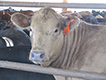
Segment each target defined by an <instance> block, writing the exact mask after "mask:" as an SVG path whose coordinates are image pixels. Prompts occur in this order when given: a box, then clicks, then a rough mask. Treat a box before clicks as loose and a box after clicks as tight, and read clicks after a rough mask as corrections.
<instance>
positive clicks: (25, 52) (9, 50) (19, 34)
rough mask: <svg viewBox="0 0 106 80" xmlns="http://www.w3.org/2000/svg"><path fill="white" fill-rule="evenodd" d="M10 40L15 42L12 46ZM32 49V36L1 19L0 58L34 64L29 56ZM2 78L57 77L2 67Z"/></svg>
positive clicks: (36, 79) (50, 79) (34, 79)
mask: <svg viewBox="0 0 106 80" xmlns="http://www.w3.org/2000/svg"><path fill="white" fill-rule="evenodd" d="M6 40H7V41H6ZM9 40H10V41H12V42H13V45H12V46H11V47H9V46H6V45H7V42H9ZM30 49H31V41H30V37H29V36H28V35H27V34H26V33H25V32H24V31H23V30H20V29H18V28H16V27H15V26H7V25H6V22H5V21H0V60H3V61H14V62H20V63H26V64H33V63H32V62H30V61H29V58H28V57H29V51H30ZM17 66H18V65H17ZM25 67H26V66H25ZM0 80H55V78H54V77H53V75H48V74H41V73H33V72H27V71H17V70H11V69H5V68H0Z"/></svg>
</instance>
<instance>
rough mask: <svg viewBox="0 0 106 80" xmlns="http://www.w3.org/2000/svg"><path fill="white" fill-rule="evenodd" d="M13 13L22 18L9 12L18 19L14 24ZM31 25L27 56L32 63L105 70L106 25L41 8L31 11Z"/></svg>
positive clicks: (87, 69)
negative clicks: (29, 48)
mask: <svg viewBox="0 0 106 80" xmlns="http://www.w3.org/2000/svg"><path fill="white" fill-rule="evenodd" d="M16 16H20V17H23V20H24V17H25V20H26V16H24V15H22V14H14V15H12V21H14V23H15V24H17V25H18V24H20V23H21V22H20V23H19V22H18V23H17V20H16V19H15V18H16ZM28 22H29V21H28V20H27V23H28ZM21 24H22V23H21ZM67 25H68V26H67ZM31 28H32V32H33V34H32V35H31V38H32V49H31V51H30V57H29V58H30V60H31V61H33V62H34V63H40V64H41V65H42V66H50V67H56V68H62V69H73V70H83V71H92V72H100V73H106V36H105V34H106V26H102V25H93V24H88V23H86V22H84V21H82V20H80V19H79V18H77V17H75V16H74V17H71V18H70V19H69V18H68V19H67V18H64V17H62V16H61V15H59V14H57V13H56V12H55V11H54V10H53V9H51V8H48V7H45V8H42V9H40V10H39V11H38V12H37V13H35V15H34V16H33V18H32V21H31ZM68 30H69V32H67V31H68ZM72 80H81V79H75V78H72Z"/></svg>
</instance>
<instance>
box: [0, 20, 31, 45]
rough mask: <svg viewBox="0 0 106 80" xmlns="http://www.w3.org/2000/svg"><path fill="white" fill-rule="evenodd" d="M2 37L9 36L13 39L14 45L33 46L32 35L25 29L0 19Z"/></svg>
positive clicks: (0, 34) (0, 35)
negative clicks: (9, 24)
mask: <svg viewBox="0 0 106 80" xmlns="http://www.w3.org/2000/svg"><path fill="white" fill-rule="evenodd" d="M0 37H2V38H3V37H5V38H6V37H7V38H9V39H11V40H12V41H13V44H14V46H21V45H29V46H31V41H30V37H29V36H28V35H27V34H26V33H25V32H24V31H23V30H21V29H18V28H17V27H15V26H8V25H7V24H6V22H5V21H3V20H1V21H0ZM4 40H5V39H4ZM1 47H2V46H1Z"/></svg>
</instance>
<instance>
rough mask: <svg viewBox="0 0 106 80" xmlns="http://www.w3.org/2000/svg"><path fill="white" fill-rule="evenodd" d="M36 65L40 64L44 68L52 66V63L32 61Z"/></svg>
mask: <svg viewBox="0 0 106 80" xmlns="http://www.w3.org/2000/svg"><path fill="white" fill-rule="evenodd" d="M32 62H33V63H34V64H40V65H41V66H43V67H48V66H49V65H50V64H51V62H50V61H49V62H39V61H32Z"/></svg>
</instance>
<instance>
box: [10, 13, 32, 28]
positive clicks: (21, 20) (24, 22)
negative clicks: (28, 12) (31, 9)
mask: <svg viewBox="0 0 106 80" xmlns="http://www.w3.org/2000/svg"><path fill="white" fill-rule="evenodd" d="M11 21H12V22H13V24H14V25H15V26H16V27H19V28H21V29H25V28H26V27H29V26H30V21H31V19H30V18H28V17H27V16H25V15H24V14H22V13H14V14H12V15H11Z"/></svg>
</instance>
